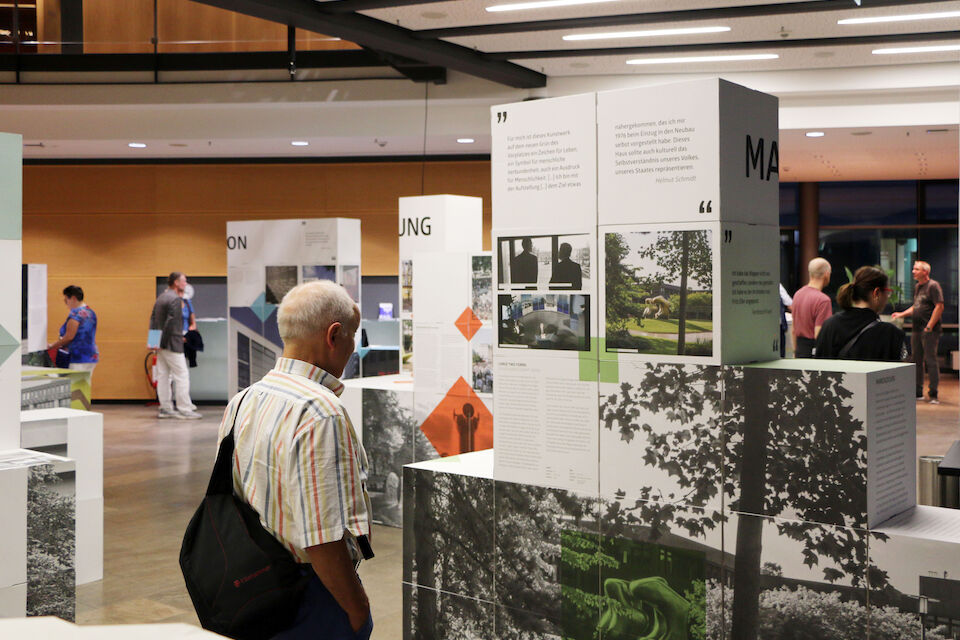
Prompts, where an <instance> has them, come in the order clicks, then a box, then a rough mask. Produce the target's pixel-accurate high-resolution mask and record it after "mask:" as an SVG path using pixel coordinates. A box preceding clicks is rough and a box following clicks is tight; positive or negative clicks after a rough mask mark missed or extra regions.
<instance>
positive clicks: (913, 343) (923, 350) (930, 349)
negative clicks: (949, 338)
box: [910, 328, 940, 398]
mask: <svg viewBox="0 0 960 640" xmlns="http://www.w3.org/2000/svg"><path fill="white" fill-rule="evenodd" d="M938 344H940V331H924V330H923V329H922V328H920V330H919V331H917V330H913V331H911V332H910V349H911V350H912V351H913V362H914V364H916V365H917V397H918V398H919V397H921V396H923V369H924V365H926V369H927V375H928V376H930V384H929V387H928V388H929V393H930V397H931V398H936V397H937V387H938V386H939V385H940V364H939V363H938V362H937V345H938Z"/></svg>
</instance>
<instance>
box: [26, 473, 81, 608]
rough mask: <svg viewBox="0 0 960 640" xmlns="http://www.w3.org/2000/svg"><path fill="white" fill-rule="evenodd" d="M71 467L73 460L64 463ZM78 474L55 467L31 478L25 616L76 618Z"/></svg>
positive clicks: (28, 500) (28, 492) (28, 487)
mask: <svg viewBox="0 0 960 640" xmlns="http://www.w3.org/2000/svg"><path fill="white" fill-rule="evenodd" d="M64 462H65V463H66V464H67V465H69V466H70V467H72V466H73V462H72V461H64ZM76 510H77V501H76V473H75V471H73V470H72V468H71V469H69V470H60V471H58V470H57V468H56V465H54V464H37V465H34V466H31V467H30V472H29V477H28V479H27V615H28V616H56V617H58V618H63V619H64V620H69V621H71V622H72V621H73V620H74V619H75V617H76Z"/></svg>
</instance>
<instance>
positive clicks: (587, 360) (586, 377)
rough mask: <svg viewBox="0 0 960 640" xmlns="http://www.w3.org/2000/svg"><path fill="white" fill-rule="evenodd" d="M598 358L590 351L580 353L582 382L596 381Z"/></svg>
mask: <svg viewBox="0 0 960 640" xmlns="http://www.w3.org/2000/svg"><path fill="white" fill-rule="evenodd" d="M597 365H598V362H597V359H596V358H595V357H590V354H589V353H582V354H580V382H596V380H597V377H598V371H597Z"/></svg>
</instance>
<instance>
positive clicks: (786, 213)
mask: <svg viewBox="0 0 960 640" xmlns="http://www.w3.org/2000/svg"><path fill="white" fill-rule="evenodd" d="M799 224H800V185H798V184H797V183H796V182H781V183H780V226H781V227H796V226H797V225H799Z"/></svg>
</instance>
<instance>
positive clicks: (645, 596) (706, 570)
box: [598, 493, 728, 640]
mask: <svg viewBox="0 0 960 640" xmlns="http://www.w3.org/2000/svg"><path fill="white" fill-rule="evenodd" d="M601 513H602V517H601V533H602V535H601V538H600V557H601V562H600V585H601V596H600V610H601V612H600V621H599V625H598V628H599V631H600V637H602V638H625V637H630V638H651V637H653V638H657V637H659V638H716V639H718V640H719V639H720V638H721V637H722V636H721V631H722V628H723V618H722V615H721V611H722V604H721V603H722V598H723V594H722V589H723V568H724V565H725V558H724V555H723V536H722V520H721V519H719V518H717V517H716V515H717V512H715V511H712V510H705V509H699V508H692V507H684V506H682V505H678V504H667V503H662V502H650V501H645V500H637V499H633V498H628V497H627V496H626V495H624V494H622V493H621V494H616V495H615V496H614V497H612V498H611V499H607V500H605V501H604V503H603V506H602V508H601ZM727 564H728V563H727Z"/></svg>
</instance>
